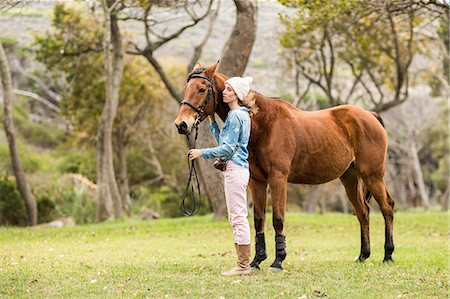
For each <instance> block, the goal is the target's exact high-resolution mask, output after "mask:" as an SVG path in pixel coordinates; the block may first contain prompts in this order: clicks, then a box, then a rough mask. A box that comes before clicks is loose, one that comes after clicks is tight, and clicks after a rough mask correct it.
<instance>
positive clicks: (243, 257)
mask: <svg viewBox="0 0 450 299" xmlns="http://www.w3.org/2000/svg"><path fill="white" fill-rule="evenodd" d="M234 245H235V246H236V253H237V265H236V267H234V268H233V269H231V270H230V271H227V272H223V273H222V274H221V275H224V276H232V275H249V274H250V272H251V271H252V268H251V267H250V244H249V245H238V244H234Z"/></svg>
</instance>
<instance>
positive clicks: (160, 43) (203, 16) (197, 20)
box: [152, 0, 214, 50]
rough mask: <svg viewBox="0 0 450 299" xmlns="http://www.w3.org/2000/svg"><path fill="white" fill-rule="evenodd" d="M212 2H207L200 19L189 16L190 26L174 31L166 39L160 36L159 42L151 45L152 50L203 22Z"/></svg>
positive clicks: (212, 0)
mask: <svg viewBox="0 0 450 299" xmlns="http://www.w3.org/2000/svg"><path fill="white" fill-rule="evenodd" d="M213 2H214V0H211V1H210V2H209V5H208V9H207V10H206V12H205V13H204V14H203V15H202V16H201V17H199V18H192V15H191V19H192V21H193V22H192V23H191V24H188V25H185V26H183V27H181V28H180V29H179V30H178V31H176V32H175V33H173V34H171V35H169V36H167V37H162V36H160V39H161V40H159V41H157V42H155V43H154V44H153V48H152V50H156V49H158V48H159V47H161V46H162V45H164V44H165V43H167V42H169V41H171V40H173V39H175V38H177V37H178V36H180V34H182V33H183V32H184V31H185V30H186V29H189V28H191V27H194V26H195V25H196V24H197V23H198V22H200V21H201V20H203V19H204V18H206V16H207V15H208V14H209V12H210V11H211V6H212V4H213Z"/></svg>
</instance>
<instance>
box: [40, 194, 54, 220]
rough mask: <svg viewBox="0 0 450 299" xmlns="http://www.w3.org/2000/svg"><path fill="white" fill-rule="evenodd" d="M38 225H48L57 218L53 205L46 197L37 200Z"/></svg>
mask: <svg viewBox="0 0 450 299" xmlns="http://www.w3.org/2000/svg"><path fill="white" fill-rule="evenodd" d="M37 209H38V223H48V222H50V221H52V220H55V219H56V218H58V216H59V215H58V213H57V212H56V206H55V203H54V202H53V201H52V200H51V199H50V198H48V197H47V196H42V197H39V198H38V199H37Z"/></svg>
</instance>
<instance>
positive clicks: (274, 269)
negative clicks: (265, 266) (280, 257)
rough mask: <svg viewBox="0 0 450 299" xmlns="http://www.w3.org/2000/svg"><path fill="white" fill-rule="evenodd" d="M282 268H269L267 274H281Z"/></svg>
mask: <svg viewBox="0 0 450 299" xmlns="http://www.w3.org/2000/svg"><path fill="white" fill-rule="evenodd" d="M281 271H283V268H277V267H269V272H281Z"/></svg>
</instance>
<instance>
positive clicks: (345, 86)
mask: <svg viewBox="0 0 450 299" xmlns="http://www.w3.org/2000/svg"><path fill="white" fill-rule="evenodd" d="M303 2H304V3H302V4H299V10H300V11H301V12H302V14H301V17H300V16H297V15H296V16H295V17H286V16H285V17H284V18H283V19H282V20H283V22H284V23H285V25H286V28H287V32H286V34H285V35H283V37H282V44H283V45H284V47H285V49H286V51H285V55H286V57H287V59H288V62H289V64H290V66H291V67H292V68H293V70H294V71H295V77H296V81H297V87H296V96H297V100H296V103H298V104H301V103H302V101H304V97H305V96H306V95H307V93H308V92H309V89H310V87H311V86H313V87H315V88H316V90H318V91H320V92H321V93H323V94H324V95H325V96H326V98H327V100H328V104H329V106H335V105H339V104H344V103H355V102H357V101H364V104H366V105H367V107H370V108H371V109H372V110H374V111H377V112H380V111H385V110H388V109H390V108H392V107H394V106H397V105H399V104H401V103H403V102H404V101H406V100H407V99H408V95H409V88H410V85H411V80H410V77H409V68H410V66H411V63H412V60H413V58H414V56H415V54H416V53H417V51H418V50H417V47H415V44H416V42H417V33H418V32H419V31H420V30H421V27H419V26H418V24H417V21H418V20H422V22H421V24H420V26H422V27H425V26H426V24H427V23H428V22H430V21H428V19H431V20H433V19H435V18H437V17H438V16H439V15H440V14H442V10H443V9H442V7H441V6H440V5H439V2H438V1H415V0H410V1H393V0H392V1H366V2H360V3H359V4H358V5H356V6H355V7H352V8H350V9H348V8H345V4H344V2H339V1H336V2H330V3H328V4H327V5H324V4H320V3H308V4H306V2H307V1H303ZM325 12H327V13H325ZM299 15H300V14H299ZM423 45H424V46H425V43H424V44H423ZM338 69H340V70H341V73H342V69H344V70H345V71H346V72H348V73H350V74H351V78H349V79H348V78H344V77H343V76H342V75H340V76H339V74H338V73H337V72H336V70H338ZM299 80H302V81H305V82H306V83H305V84H304V85H305V86H306V88H305V89H304V90H300V88H299V83H298V81H299ZM349 82H350V83H349ZM392 89H393V90H392Z"/></svg>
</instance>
